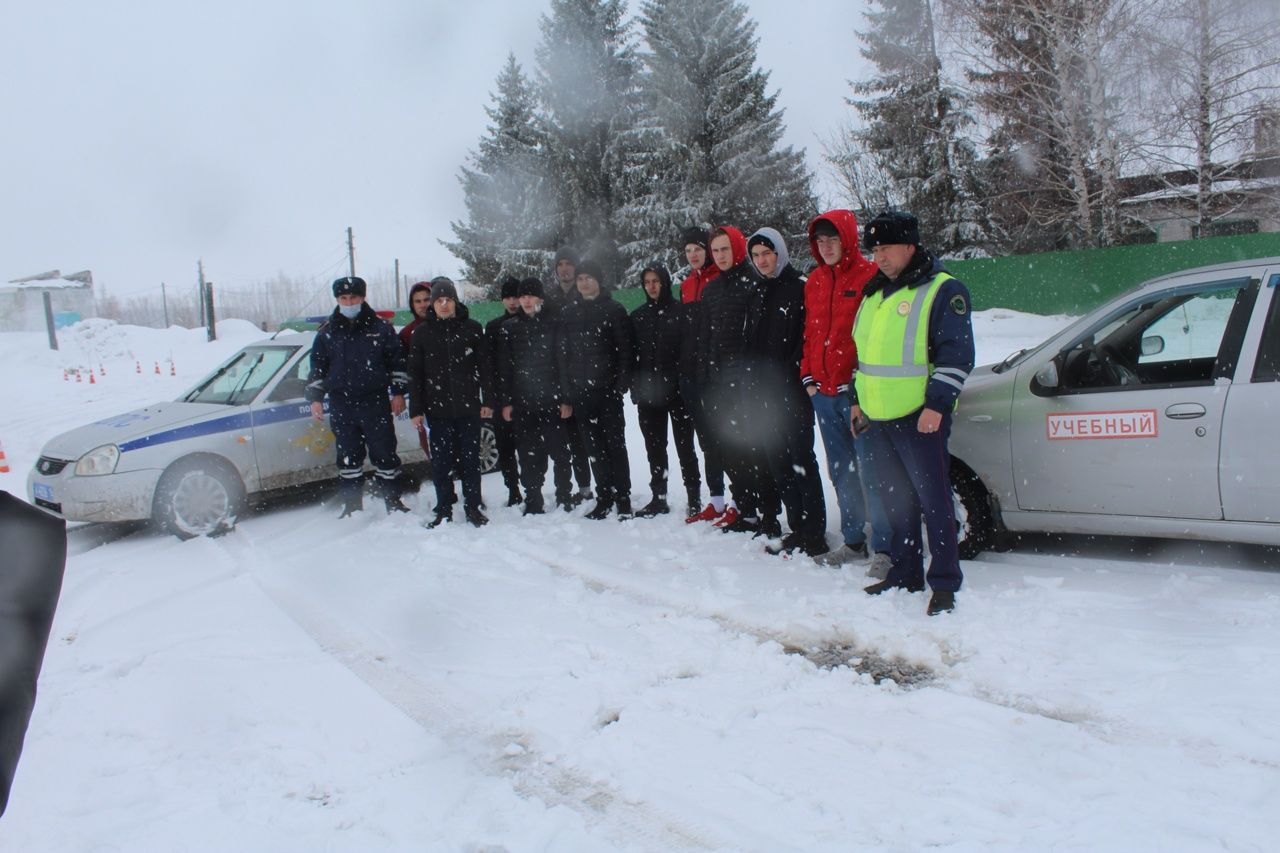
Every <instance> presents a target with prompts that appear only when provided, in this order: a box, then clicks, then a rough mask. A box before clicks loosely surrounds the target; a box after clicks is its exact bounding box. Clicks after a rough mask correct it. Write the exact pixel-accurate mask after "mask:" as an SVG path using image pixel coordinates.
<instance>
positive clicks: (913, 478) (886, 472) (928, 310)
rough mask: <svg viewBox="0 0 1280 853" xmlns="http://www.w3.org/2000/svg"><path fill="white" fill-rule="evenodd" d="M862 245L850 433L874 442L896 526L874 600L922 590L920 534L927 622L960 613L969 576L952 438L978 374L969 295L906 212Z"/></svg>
mask: <svg viewBox="0 0 1280 853" xmlns="http://www.w3.org/2000/svg"><path fill="white" fill-rule="evenodd" d="M863 243H864V244H865V246H866V248H867V249H869V250H870V251H871V254H872V257H873V258H874V260H875V262H876V265H877V266H878V267H879V268H880V271H879V272H878V273H877V274H876V276H875V277H874V278H872V279H871V281H869V282H868V283H867V287H866V291H865V295H864V296H863V300H862V306H861V308H860V309H859V310H858V316H857V319H856V320H855V321H854V324H853V340H854V343H855V344H857V348H858V367H857V371H856V372H855V373H854V381H853V382H852V383H850V385H849V396H850V398H851V399H852V403H853V406H852V410H851V427H852V429H853V432H854V436H855V437H856V439H857V440H858V441H865V442H868V443H869V444H870V450H871V454H872V456H873V458H874V465H873V467H874V470H875V472H876V475H877V478H878V480H879V482H878V484H877V488H878V490H879V492H880V494H881V496H882V497H883V499H884V502H885V510H886V512H887V514H888V516H889V523H890V526H891V527H892V530H893V532H892V542H891V545H890V552H889V555H890V557H892V559H893V568H892V569H890V571H889V574H888V575H887V576H886V577H885V579H884V580H883V581H881V582H880V583H876V584H872V585H871V586H869V587H867V588H866V591H867V593H869V594H870V595H880V594H881V593H883V592H886V591H888V590H892V589H905V590H907V591H908V592H919V591H921V590H923V589H924V583H925V573H924V555H923V547H922V546H923V543H922V542H921V536H920V528H921V519H922V517H923V521H924V527H925V530H927V531H928V536H929V554H930V557H931V559H930V563H929V575H928V581H929V587H930V589H931V590H933V595H932V597H931V598H930V599H929V607H928V613H929V615H930V616H934V615H937V614H939V613H945V612H947V611H950V610H954V609H955V594H956V592H957V591H958V590H959V589H960V583H961V580H962V579H963V578H962V575H961V573H960V558H959V554H958V553H957V548H956V520H955V510H954V508H953V506H952V499H951V481H950V456H949V455H948V452H947V437H948V436H949V435H950V434H951V413H952V410H953V409H954V408H955V404H956V398H957V397H958V396H959V394H960V389H961V388H962V387H963V386H964V381H965V379H967V378H968V376H969V373H970V371H972V370H973V360H974V355H973V323H972V320H971V318H970V313H969V309H970V302H969V289H968V288H967V287H965V286H964V284H962V283H961V282H960V281H958V280H957V279H955V278H952V277H951V275H950V274H948V273H947V272H945V271H944V270H943V269H942V263H941V262H940V261H939V260H938V259H937V258H936V257H934V255H933V254H932V253H931V252H929V251H927V250H926V249H924V248H922V247H921V246H920V224H919V222H918V221H917V220H916V217H915V216H913V215H912V214H910V213H904V212H901V211H885V212H884V213H881V214H879V215H878V216H876V217H875V218H874V219H872V220H871V221H870V222H868V223H867V225H866V226H865V228H864V230H863Z"/></svg>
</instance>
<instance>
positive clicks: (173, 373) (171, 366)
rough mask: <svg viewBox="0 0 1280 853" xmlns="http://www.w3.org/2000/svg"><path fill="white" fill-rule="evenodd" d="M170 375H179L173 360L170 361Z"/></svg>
mask: <svg viewBox="0 0 1280 853" xmlns="http://www.w3.org/2000/svg"><path fill="white" fill-rule="evenodd" d="M169 375H170V376H177V375H178V369H177V368H176V367H174V366H173V362H172V361H171V362H169Z"/></svg>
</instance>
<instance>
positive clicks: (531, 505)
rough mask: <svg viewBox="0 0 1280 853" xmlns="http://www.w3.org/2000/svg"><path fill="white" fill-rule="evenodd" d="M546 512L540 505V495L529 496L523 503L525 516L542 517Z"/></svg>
mask: <svg viewBox="0 0 1280 853" xmlns="http://www.w3.org/2000/svg"><path fill="white" fill-rule="evenodd" d="M546 511H547V510H546V508H545V507H544V506H543V503H542V495H535V494H533V493H530V494H529V497H527V498H526V499H525V502H524V514H525V515H542V514H543V513H545V512H546Z"/></svg>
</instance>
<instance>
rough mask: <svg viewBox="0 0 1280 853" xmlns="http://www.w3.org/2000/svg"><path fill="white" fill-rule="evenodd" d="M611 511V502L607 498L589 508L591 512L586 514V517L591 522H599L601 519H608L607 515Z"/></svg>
mask: <svg viewBox="0 0 1280 853" xmlns="http://www.w3.org/2000/svg"><path fill="white" fill-rule="evenodd" d="M612 511H613V501H611V500H609V499H608V498H601V499H600V500H599V501H598V502H597V503H596V505H595V506H594V507H592V508H591V512H589V513H587V515H586V517H587V518H589V519H591V520H592V521H600V520H601V519H605V518H608V517H609V513H610V512H612Z"/></svg>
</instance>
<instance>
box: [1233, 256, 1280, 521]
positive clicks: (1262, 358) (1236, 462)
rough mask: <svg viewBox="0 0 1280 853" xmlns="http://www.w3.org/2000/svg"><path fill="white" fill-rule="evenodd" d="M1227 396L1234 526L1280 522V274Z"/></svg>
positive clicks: (1259, 309)
mask: <svg viewBox="0 0 1280 853" xmlns="http://www.w3.org/2000/svg"><path fill="white" fill-rule="evenodd" d="M1265 281H1266V285H1265V286H1264V287H1263V288H1262V290H1261V292H1260V293H1259V295H1258V302H1257V305H1256V307H1255V308H1254V312H1253V320H1252V322H1251V324H1250V326H1249V330H1248V333H1247V334H1246V336H1245V346H1244V349H1243V351H1242V353H1241V356H1240V364H1239V366H1238V368H1237V370H1236V380H1235V382H1234V383H1233V384H1232V386H1231V391H1230V393H1229V394H1228V396H1227V410H1226V414H1225V415H1224V417H1223V424H1222V467H1221V472H1222V473H1221V479H1222V509H1223V513H1224V515H1225V516H1226V518H1227V520H1228V521H1264V522H1272V523H1276V522H1280V453H1276V452H1275V450H1274V448H1275V431H1276V418H1277V416H1278V415H1280V270H1275V269H1274V268H1273V269H1272V270H1269V271H1268V272H1267V275H1266V278H1265Z"/></svg>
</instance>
